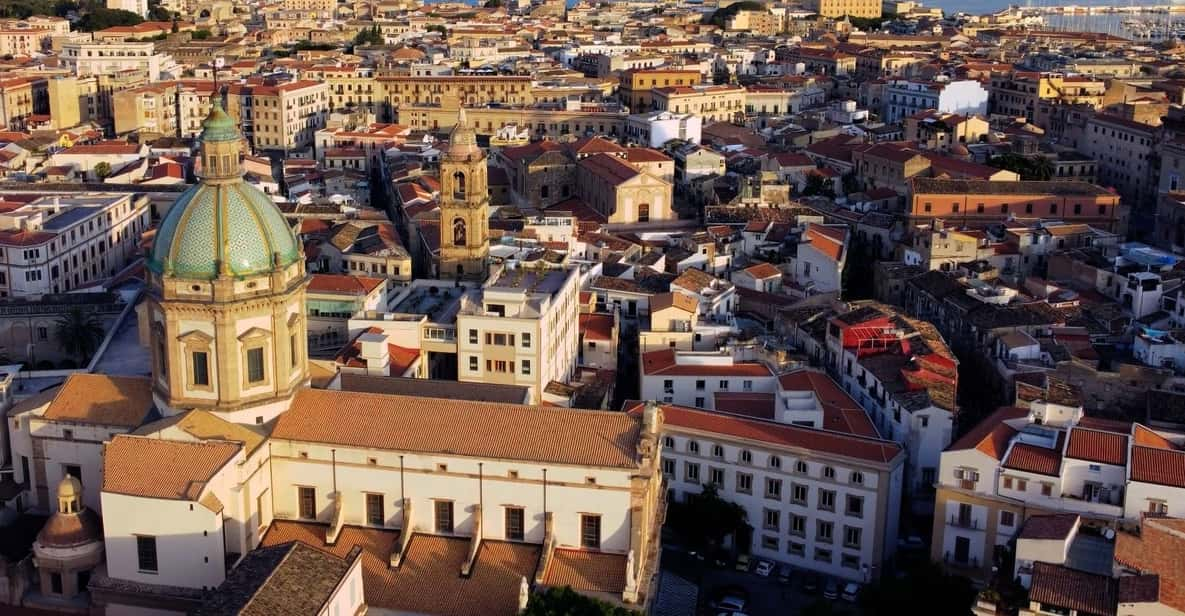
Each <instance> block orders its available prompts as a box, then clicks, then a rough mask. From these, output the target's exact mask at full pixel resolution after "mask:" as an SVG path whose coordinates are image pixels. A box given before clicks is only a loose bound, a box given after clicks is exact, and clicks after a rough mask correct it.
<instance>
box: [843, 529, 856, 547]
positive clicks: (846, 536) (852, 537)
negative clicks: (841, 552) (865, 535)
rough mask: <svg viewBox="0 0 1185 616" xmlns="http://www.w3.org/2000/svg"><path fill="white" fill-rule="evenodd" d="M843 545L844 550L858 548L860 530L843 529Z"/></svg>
mask: <svg viewBox="0 0 1185 616" xmlns="http://www.w3.org/2000/svg"><path fill="white" fill-rule="evenodd" d="M843 545H844V547H845V548H859V547H860V529H859V528H858V527H856V526H845V527H843Z"/></svg>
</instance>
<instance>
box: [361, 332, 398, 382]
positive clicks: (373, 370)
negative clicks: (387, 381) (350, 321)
mask: <svg viewBox="0 0 1185 616" xmlns="http://www.w3.org/2000/svg"><path fill="white" fill-rule="evenodd" d="M358 344H359V345H360V346H361V349H360V351H359V353H358V357H359V359H361V360H362V361H365V362H366V373H367V374H369V375H372V376H390V374H388V372H389V367H390V364H391V355H390V352H389V347H388V345H389V343H388V342H387V335H386V334H381V333H375V332H366V333H365V334H362V335H361V336H358Z"/></svg>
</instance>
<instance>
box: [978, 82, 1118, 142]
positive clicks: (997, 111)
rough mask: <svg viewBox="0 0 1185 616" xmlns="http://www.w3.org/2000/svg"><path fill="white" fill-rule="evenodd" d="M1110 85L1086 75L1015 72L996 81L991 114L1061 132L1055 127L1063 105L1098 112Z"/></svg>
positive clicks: (992, 90)
mask: <svg viewBox="0 0 1185 616" xmlns="http://www.w3.org/2000/svg"><path fill="white" fill-rule="evenodd" d="M1106 91H1107V84H1106V82H1105V81H1103V80H1101V79H1095V78H1093V77H1089V76H1086V75H1063V74H1056V73H1029V72H1023V73H1022V72H1011V73H1006V74H1001V75H996V76H993V77H992V80H991V85H990V95H991V96H990V100H989V102H990V105H989V112H990V113H991V114H992V115H1000V116H1007V117H1010V118H1024V119H1025V121H1026V122H1029V123H1031V124H1034V125H1036V126H1039V127H1041V128H1043V129H1045V130H1051V129H1059V127H1057V126H1054V123H1055V122H1057V121H1059V118H1060V117H1061V114H1060V113H1058V111H1057V107H1058V106H1062V105H1085V106H1087V107H1090V108H1091V109H1094V108H1097V107H1098V106H1099V105H1101V104H1102V102H1103V95H1104V94H1105V93H1106Z"/></svg>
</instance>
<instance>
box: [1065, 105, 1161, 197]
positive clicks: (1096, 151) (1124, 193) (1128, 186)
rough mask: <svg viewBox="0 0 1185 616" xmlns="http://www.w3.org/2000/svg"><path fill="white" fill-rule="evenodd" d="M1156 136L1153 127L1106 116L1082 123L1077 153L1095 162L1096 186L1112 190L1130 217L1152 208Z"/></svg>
mask: <svg viewBox="0 0 1185 616" xmlns="http://www.w3.org/2000/svg"><path fill="white" fill-rule="evenodd" d="M1159 134H1160V131H1159V129H1158V128H1157V127H1155V126H1151V125H1149V124H1143V123H1141V122H1134V121H1132V120H1128V119H1125V118H1120V117H1118V116H1112V115H1107V114H1096V115H1094V116H1093V117H1091V118H1089V119H1087V121H1086V127H1085V137H1086V138H1085V139H1083V140H1082V142H1081V143H1080V144H1079V146H1078V148H1079V150H1080V151H1081V152H1082V153H1083V154H1085V155H1087V156H1089V157H1090V158H1093V159H1094V160H1096V161H1098V179H1099V183H1100V184H1102V185H1103V186H1108V187H1113V188H1115V190H1117V191H1118V192H1119V194H1120V196H1121V197H1123V200H1124V201H1125V202H1127V203H1129V204H1131V206H1132V208H1133V209H1132V211H1133V214H1135V213H1137V212H1141V211H1142V212H1144V213H1145V214H1147V210H1148V209H1149V208H1152V207H1154V202H1155V200H1156V194H1157V180H1158V179H1159V178H1158V175H1157V174H1158V173H1159V170H1158V169H1157V165H1156V157H1157V142H1158V140H1159Z"/></svg>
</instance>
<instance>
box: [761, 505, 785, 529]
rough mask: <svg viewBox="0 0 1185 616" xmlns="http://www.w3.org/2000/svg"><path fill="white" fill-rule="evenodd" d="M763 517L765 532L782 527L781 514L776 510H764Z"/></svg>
mask: <svg viewBox="0 0 1185 616" xmlns="http://www.w3.org/2000/svg"><path fill="white" fill-rule="evenodd" d="M764 517H765V524H764V526H763V528H765V530H778V528H779V527H781V525H782V512H781V511H778V510H777V509H766V510H765V514H764Z"/></svg>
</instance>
